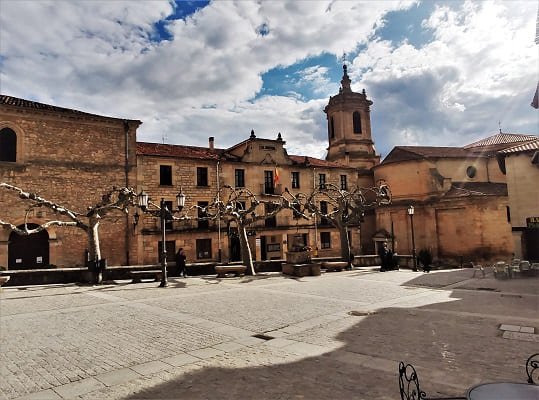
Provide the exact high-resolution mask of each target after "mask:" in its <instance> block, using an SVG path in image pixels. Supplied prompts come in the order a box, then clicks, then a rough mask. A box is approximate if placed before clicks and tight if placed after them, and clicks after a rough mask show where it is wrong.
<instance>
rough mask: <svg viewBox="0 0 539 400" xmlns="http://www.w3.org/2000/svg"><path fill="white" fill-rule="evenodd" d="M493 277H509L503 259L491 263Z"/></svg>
mask: <svg viewBox="0 0 539 400" xmlns="http://www.w3.org/2000/svg"><path fill="white" fill-rule="evenodd" d="M493 268H494V277H495V278H502V277H505V278H509V277H510V275H509V266H508V265H507V264H506V263H505V262H504V261H498V262H497V263H496V264H494V265H493Z"/></svg>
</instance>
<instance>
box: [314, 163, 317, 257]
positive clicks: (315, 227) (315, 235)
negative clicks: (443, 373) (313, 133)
mask: <svg viewBox="0 0 539 400" xmlns="http://www.w3.org/2000/svg"><path fill="white" fill-rule="evenodd" d="M313 190H316V168H313ZM314 201H316V199H315V200H314ZM317 218H318V216H317V215H316V214H314V256H315V257H318V227H317V223H316V222H317V221H316V220H317Z"/></svg>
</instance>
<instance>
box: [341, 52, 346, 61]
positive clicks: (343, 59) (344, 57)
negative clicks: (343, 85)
mask: <svg viewBox="0 0 539 400" xmlns="http://www.w3.org/2000/svg"><path fill="white" fill-rule="evenodd" d="M341 59H342V63H343V64H346V52H343V53H342V57H341Z"/></svg>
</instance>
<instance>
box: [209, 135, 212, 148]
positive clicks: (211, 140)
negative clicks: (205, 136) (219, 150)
mask: <svg viewBox="0 0 539 400" xmlns="http://www.w3.org/2000/svg"><path fill="white" fill-rule="evenodd" d="M209 141H210V145H209V147H210V150H211V151H213V136H210V139H209Z"/></svg>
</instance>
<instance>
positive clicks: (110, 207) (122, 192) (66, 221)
mask: <svg viewBox="0 0 539 400" xmlns="http://www.w3.org/2000/svg"><path fill="white" fill-rule="evenodd" d="M0 188H4V189H9V190H13V191H15V192H18V195H19V197H20V198H21V199H22V200H25V201H28V202H29V203H30V204H29V206H28V208H27V209H26V212H25V216H24V224H23V225H24V227H23V228H18V227H17V226H16V225H14V224H11V223H9V222H6V221H3V220H1V219H0V226H2V227H3V228H4V229H8V230H11V231H13V232H15V233H17V234H19V235H31V234H34V233H38V232H41V231H43V230H45V229H47V228H48V227H50V226H73V227H77V228H80V229H82V230H84V231H85V232H86V233H87V235H88V245H89V246H88V248H89V252H90V260H91V261H95V262H96V263H99V261H100V260H101V249H100V246H99V223H100V221H101V219H102V218H103V217H105V216H106V215H108V214H110V213H111V212H114V211H116V212H118V211H120V212H122V213H127V212H128V209H129V207H130V206H132V205H134V204H136V199H137V194H136V193H135V192H134V191H133V190H132V189H128V188H125V187H120V188H117V187H113V188H112V190H110V191H109V192H108V193H106V194H104V195H103V196H102V198H101V201H100V202H98V203H97V204H95V205H94V206H92V207H88V209H87V211H86V213H79V212H75V211H72V210H70V209H68V208H66V207H63V206H61V205H59V204H57V203H54V202H52V201H49V200H47V199H45V198H43V197H41V196H39V195H38V194H37V193H30V192H25V191H24V190H22V189H20V188H18V187H16V186H12V185H10V184H7V183H0ZM40 207H45V208H48V209H50V210H51V211H53V212H54V213H55V214H58V215H59V218H58V219H56V220H51V221H47V222H44V223H43V224H41V225H39V226H38V227H36V228H34V229H29V228H28V223H27V222H28V215H29V214H30V212H31V211H32V210H34V209H36V208H40ZM97 265H99V264H97ZM95 280H96V282H97V283H100V281H101V275H100V274H96V276H95Z"/></svg>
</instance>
